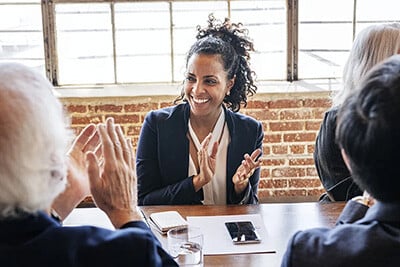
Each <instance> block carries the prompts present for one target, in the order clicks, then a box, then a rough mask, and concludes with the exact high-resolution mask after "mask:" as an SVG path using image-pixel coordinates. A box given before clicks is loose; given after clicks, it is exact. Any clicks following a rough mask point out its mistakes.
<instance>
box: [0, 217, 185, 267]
mask: <svg viewBox="0 0 400 267" xmlns="http://www.w3.org/2000/svg"><path fill="white" fill-rule="evenodd" d="M123 228H124V229H120V230H115V231H112V230H108V229H103V228H99V227H93V226H74V227H62V226H61V225H60V224H59V223H58V222H56V221H55V220H54V219H52V218H51V217H49V216H48V215H46V214H44V213H39V214H38V215H37V216H33V215H27V216H25V217H24V218H23V219H13V220H0V265H1V266H4V267H6V266H7V267H14V266H15V267H25V266H26V267H31V266H43V267H47V266H48V267H64V266H65V267H72V266H74V267H84V266H85V267H92V266H95V267H101V266H104V267H106V266H107V267H110V266H115V267H117V266H178V265H177V264H176V263H175V261H174V260H173V259H172V258H171V257H170V256H169V255H168V254H167V253H166V252H165V251H164V250H163V249H162V247H161V244H160V243H159V241H158V240H157V239H156V238H155V236H154V235H153V234H152V232H151V230H150V229H149V228H148V227H147V226H146V225H145V223H144V222H139V221H136V222H130V223H127V224H125V225H124V227H123Z"/></svg>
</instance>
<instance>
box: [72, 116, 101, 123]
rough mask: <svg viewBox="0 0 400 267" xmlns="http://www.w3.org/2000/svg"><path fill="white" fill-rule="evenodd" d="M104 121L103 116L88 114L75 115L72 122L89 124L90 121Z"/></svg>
mask: <svg viewBox="0 0 400 267" xmlns="http://www.w3.org/2000/svg"><path fill="white" fill-rule="evenodd" d="M99 122H102V117H101V116H86V117H77V116H74V117H72V119H71V123H72V124H85V125H86V124H89V123H95V124H97V123H99Z"/></svg>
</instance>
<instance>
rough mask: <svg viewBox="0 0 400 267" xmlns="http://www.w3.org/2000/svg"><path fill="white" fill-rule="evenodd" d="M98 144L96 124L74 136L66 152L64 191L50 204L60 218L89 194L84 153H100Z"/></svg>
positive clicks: (66, 214)
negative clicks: (65, 183) (66, 167)
mask: <svg viewBox="0 0 400 267" xmlns="http://www.w3.org/2000/svg"><path fill="white" fill-rule="evenodd" d="M99 145H100V139H99V135H98V133H97V132H96V126H95V125H94V124H89V125H88V126H86V127H85V128H84V129H83V130H82V131H81V132H80V133H79V135H78V136H77V137H76V138H75V140H74V142H73V143H72V146H71V148H70V149H69V151H68V153H67V157H68V159H67V165H68V173H67V185H66V188H65V191H64V192H62V193H61V194H60V195H59V196H58V197H57V198H56V199H55V200H54V202H53V205H52V208H53V209H54V210H55V211H56V212H57V213H58V214H59V215H60V217H61V219H62V220H63V219H65V217H67V216H68V214H69V213H70V212H71V211H72V210H73V209H74V208H75V207H76V206H77V205H78V204H79V203H80V202H81V201H82V200H83V199H84V198H85V197H86V196H88V195H89V194H90V188H89V178H88V174H87V170H86V156H85V155H86V153H87V152H88V151H94V153H96V154H98V155H100V152H101V151H100V150H99V149H98V147H99Z"/></svg>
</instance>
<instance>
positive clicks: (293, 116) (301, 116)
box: [279, 109, 315, 120]
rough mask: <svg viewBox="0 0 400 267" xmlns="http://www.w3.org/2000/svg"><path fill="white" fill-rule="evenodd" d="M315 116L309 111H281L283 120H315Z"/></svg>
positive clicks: (280, 117) (280, 116)
mask: <svg viewBox="0 0 400 267" xmlns="http://www.w3.org/2000/svg"><path fill="white" fill-rule="evenodd" d="M314 117H315V115H314V114H313V113H312V112H311V111H309V110H303V109H296V110H285V111H281V113H280V115H279V119H281V120H309V119H314Z"/></svg>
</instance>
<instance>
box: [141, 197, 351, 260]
mask: <svg viewBox="0 0 400 267" xmlns="http://www.w3.org/2000/svg"><path fill="white" fill-rule="evenodd" d="M344 205H345V203H344V202H337V203H327V204H319V203H290V204H289V203H285V204H280V203H271V204H259V205H231V206H203V205H198V206H197V205H196V206H186V205H185V206H143V207H140V209H141V210H142V211H143V213H144V214H145V216H146V217H148V216H149V215H150V214H151V213H153V212H158V211H167V210H176V211H178V212H179V213H180V214H181V215H182V216H183V217H186V216H210V215H236V214H261V216H262V217H263V220H264V223H265V226H266V228H267V231H268V233H269V238H270V239H269V240H268V242H273V244H274V247H275V248H276V253H260V254H239V255H213V256H210V255H208V256H204V266H207V267H208V266H230V267H234V266H245V267H250V266H255V267H258V266H263V267H267V266H273V267H276V266H280V264H281V260H282V257H283V254H284V252H285V250H286V246H287V243H288V241H289V239H290V237H291V236H292V235H293V234H294V233H295V232H297V231H299V230H304V229H308V228H312V227H333V226H334V224H335V222H336V219H337V217H338V216H339V214H340V212H341V211H342V209H343V207H344ZM156 235H157V237H158V238H159V239H160V241H161V243H163V244H165V242H166V241H165V239H166V237H165V236H161V235H160V234H158V233H156Z"/></svg>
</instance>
